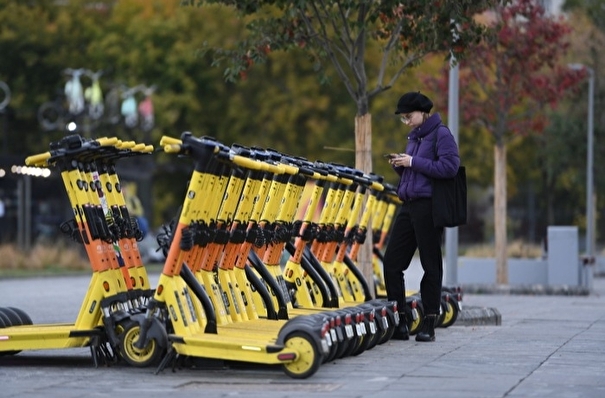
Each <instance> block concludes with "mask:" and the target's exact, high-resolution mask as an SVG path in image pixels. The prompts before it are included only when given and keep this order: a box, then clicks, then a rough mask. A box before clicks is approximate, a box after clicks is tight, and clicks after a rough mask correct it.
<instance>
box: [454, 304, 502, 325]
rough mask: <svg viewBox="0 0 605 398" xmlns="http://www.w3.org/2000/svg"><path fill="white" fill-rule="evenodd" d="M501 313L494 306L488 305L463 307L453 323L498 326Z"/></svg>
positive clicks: (500, 322)
mask: <svg viewBox="0 0 605 398" xmlns="http://www.w3.org/2000/svg"><path fill="white" fill-rule="evenodd" d="M501 324H502V315H501V314H500V311H498V310H497V309H496V308H489V307H471V306H467V307H463V308H462V311H461V312H460V313H459V314H458V318H457V319H456V322H454V325H456V326H479V325H482V326H487V325H491V326H500V325H501Z"/></svg>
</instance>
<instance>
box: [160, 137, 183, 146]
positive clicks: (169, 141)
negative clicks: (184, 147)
mask: <svg viewBox="0 0 605 398" xmlns="http://www.w3.org/2000/svg"><path fill="white" fill-rule="evenodd" d="M182 143H183V141H182V140H181V139H179V138H174V137H169V136H167V135H165V136H163V137H162V139H161V140H160V145H161V146H163V147H165V146H166V145H181V144H182Z"/></svg>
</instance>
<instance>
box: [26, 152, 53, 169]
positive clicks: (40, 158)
mask: <svg viewBox="0 0 605 398" xmlns="http://www.w3.org/2000/svg"><path fill="white" fill-rule="evenodd" d="M50 157H51V153H50V152H44V153H38V154H36V155H31V156H28V157H26V158H25V164H26V165H27V166H42V165H45V164H46V161H47V160H48V159H50Z"/></svg>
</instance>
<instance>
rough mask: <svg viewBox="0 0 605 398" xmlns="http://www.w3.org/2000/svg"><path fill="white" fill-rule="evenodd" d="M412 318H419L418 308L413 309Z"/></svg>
mask: <svg viewBox="0 0 605 398" xmlns="http://www.w3.org/2000/svg"><path fill="white" fill-rule="evenodd" d="M412 319H413V320H415V321H416V320H418V310H417V309H416V308H414V309H412Z"/></svg>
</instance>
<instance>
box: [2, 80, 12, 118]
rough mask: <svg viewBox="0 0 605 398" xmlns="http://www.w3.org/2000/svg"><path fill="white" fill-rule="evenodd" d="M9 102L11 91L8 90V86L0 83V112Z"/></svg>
mask: <svg viewBox="0 0 605 398" xmlns="http://www.w3.org/2000/svg"><path fill="white" fill-rule="evenodd" d="M10 100H11V90H10V88H8V84H6V83H4V82H3V81H0V111H1V110H3V109H4V108H6V107H7V106H8V103H9V102H10Z"/></svg>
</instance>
